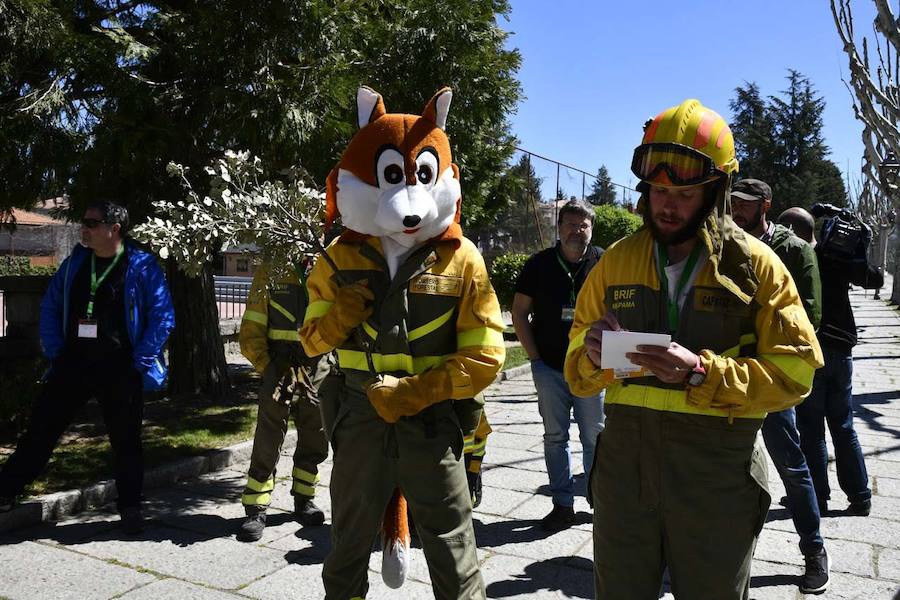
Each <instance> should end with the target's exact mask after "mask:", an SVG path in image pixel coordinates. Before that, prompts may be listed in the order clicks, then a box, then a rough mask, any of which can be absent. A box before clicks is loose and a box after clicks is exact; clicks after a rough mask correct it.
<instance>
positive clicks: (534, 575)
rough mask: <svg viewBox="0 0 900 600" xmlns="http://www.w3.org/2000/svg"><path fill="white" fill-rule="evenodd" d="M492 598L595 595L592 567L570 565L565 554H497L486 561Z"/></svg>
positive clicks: (482, 569)
mask: <svg viewBox="0 0 900 600" xmlns="http://www.w3.org/2000/svg"><path fill="white" fill-rule="evenodd" d="M481 573H482V576H483V577H484V581H485V586H486V588H487V595H488V597H489V598H507V597H526V598H538V599H545V598H546V599H548V600H549V599H550V598H593V597H594V579H593V574H592V572H591V571H590V570H586V569H577V568H572V567H570V566H569V562H568V561H566V560H563V559H561V558H551V559H547V560H537V561H535V560H531V559H526V558H519V557H515V556H506V555H503V554H494V555H492V556H491V557H490V558H488V560H487V561H486V562H485V563H484V564H483V565H482V567H481Z"/></svg>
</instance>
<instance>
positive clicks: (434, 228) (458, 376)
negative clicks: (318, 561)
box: [300, 87, 505, 600]
mask: <svg viewBox="0 0 900 600" xmlns="http://www.w3.org/2000/svg"><path fill="white" fill-rule="evenodd" d="M451 97H452V93H451V91H450V89H449V88H443V89H441V90H439V91H438V92H437V93H436V94H435V95H434V97H433V98H432V99H431V100H430V101H429V102H428V104H427V105H426V107H425V110H424V111H423V113H422V115H421V116H417V115H406V114H387V113H386V111H385V108H384V103H383V101H382V98H381V96H380V95H379V94H378V93H376V92H374V91H373V90H371V89H369V88H366V87H363V88H360V89H359V91H358V93H357V108H358V116H359V126H360V130H359V131H358V132H357V133H356V135H355V136H354V137H353V138H352V139H351V140H350V143H349V145H348V146H347V149H346V151H345V152H344V155H343V156H342V158H341V160H340V163H339V164H338V165H337V167H335V169H334V170H333V171H332V172H331V174H330V175H329V177H328V182H327V204H326V218H327V221H328V222H329V223H330V222H331V221H332V220H333V219H335V218H336V217H337V216H340V217H341V220H342V223H343V225H344V227H345V230H344V232H343V233H342V234H341V236H340V237H339V238H338V239H336V240H335V241H334V242H333V243H332V244H331V245H330V246H329V247H328V249H327V252H328V255H329V256H330V258H331V259H332V260H333V261H334V263H335V265H336V267H337V268H338V269H339V271H340V273H341V277H336V276H335V273H334V272H333V270H332V268H331V266H329V264H328V262H327V261H324V260H320V261H318V262H317V263H316V266H315V267H314V268H313V271H312V273H310V276H309V279H308V281H307V286H308V291H309V301H310V303H309V307H308V309H307V312H306V318H305V320H304V324H303V327H302V328H301V330H300V340H301V342H302V344H303V346H304V348H305V349H306V351H307V352H308V353H309V354H310V356H316V355H319V354H323V353H325V352H329V351H332V350H335V349H336V350H337V355H338V363H339V367H340V375H339V376H338V377H339V379H338V382H337V383H335V382H334V380H332V382H331V383H330V384H329V385H330V387H331V388H332V391H330V392H328V393H327V394H326V393H325V392H323V394H322V395H323V400H322V401H323V407H322V413H323V421H324V423H323V424H324V427H325V430H326V433H327V435H328V437H329V439H330V440H331V443H332V447H333V449H334V468H333V471H332V475H331V498H332V550H331V553H330V554H329V556H328V558H327V559H326V560H325V565H324V567H323V570H322V578H323V581H324V584H325V592H326V598H329V599H334V600H350V599H351V598H364V597H365V595H366V592H367V591H368V580H367V576H366V572H367V568H368V564H369V555H370V553H371V549H372V544H373V542H374V540H375V536H376V535H377V533H378V530H379V527H380V526H381V525H382V523H384V525H385V528H386V529H387V530H388V535H387V536H386V537H387V539H386V540H385V545H386V546H387V548H386V553H391V552H392V551H394V550H399V551H400V552H401V553H404V552H405V551H406V550H407V549H408V544H409V541H408V539H409V538H408V531H405V530H404V528H405V521H406V519H405V516H406V512H405V509H404V506H403V503H404V498H405V501H406V502H408V503H409V509H410V512H411V514H412V516H413V517H414V519H415V522H416V530H417V532H418V534H419V539H420V541H421V543H422V549H423V550H424V553H425V558H426V561H427V563H428V569H429V572H430V574H431V581H432V585H433V587H434V594H435V597H437V598H484V597H485V591H484V582H483V580H482V578H481V574H480V571H479V569H478V562H477V558H476V555H475V536H474V530H473V527H472V499H471V497H470V492H469V485H468V483H467V478H466V470H465V468H464V466H463V460H462V457H463V446H464V441H463V439H464V435H465V434H469V435H471V434H472V433H473V432H474V431H475V428H476V425H477V424H478V422H479V415H480V412H481V406H480V405H479V403H478V401H476V400H474V399H475V398H476V397H477V396H478V395H479V393H480V392H481V391H482V390H483V389H484V388H485V387H487V386H488V385H489V384H490V383H491V382H493V380H494V377H495V376H496V374H497V372H498V371H499V370H500V367H501V366H502V364H503V360H504V355H505V353H504V347H503V335H502V332H503V322H502V320H501V318H500V306H499V304H498V302H497V296H496V294H495V293H494V289H493V287H492V286H491V283H490V281H489V280H488V275H487V270H486V269H485V266H484V261H483V259H482V257H481V255H480V254H479V253H478V250H477V249H476V248H475V246H474V244H472V242H470V241H469V240H467V239H466V238H465V237H463V235H462V230H461V228H460V225H459V216H460V204H461V192H460V183H459V170H458V168H457V167H456V165H455V164H453V162H452V156H451V153H450V143H449V140H448V138H447V135H446V134H445V133H444V126H445V124H446V121H447V112H448V110H449V107H450V99H451ZM338 279H340V280H341V281H343V282H345V284H344V285H340V284H339V283H338ZM354 330H356V331H357V333H356V334H354ZM360 336H362V337H364V338H365V340H364V341H363V340H360ZM361 342H362V343H364V344H365V345H362V343H361ZM366 346H368V348H370V350H371V358H372V362H373V364H374V369H375V371H376V373H377V377H376V378H375V379H374V380H373V378H372V376H371V374H370V369H369V367H368V360H367V357H366V355H365V347H366ZM332 379H333V378H332ZM333 390H337V391H336V392H334V391H333ZM326 396H328V397H327V398H326ZM324 403H328V406H325V405H324ZM386 509H387V510H386ZM391 538H394V539H393V540H392V539H391ZM398 542H399V543H398ZM399 564H401V569H402V564H405V563H404V562H403V559H402V557H401V560H400V561H399ZM383 576H384V579H385V581H386V582H387V583H388V584H389V585H398V584H399V583H402V578H403V573H399V574H389V573H384V574H383Z"/></svg>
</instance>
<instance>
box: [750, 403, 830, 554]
mask: <svg viewBox="0 0 900 600" xmlns="http://www.w3.org/2000/svg"><path fill="white" fill-rule="evenodd" d="M762 434H763V441H764V442H765V443H766V449H767V450H768V451H769V456H770V457H771V459H772V463H773V464H774V465H775V468H776V469H778V475H779V476H781V481H782V482H783V483H784V489H785V492H786V494H787V504H788V509H789V510H790V511H791V518H793V520H794V528H795V529H796V530H797V533H798V534H799V535H800V552H802V553H803V554H804V555H805V554H813V553H815V552H818V551H819V550H821V549H822V545H823V544H824V542H823V541H822V536H821V534H820V533H819V521H820V520H821V516H820V515H819V503H818V502H817V501H816V491H815V489H814V488H813V481H812V477H811V476H810V474H809V467H808V466H807V465H806V457H804V455H803V451H802V450H801V449H800V435H799V434H798V433H797V423H796V420H795V416H794V409H793V408H789V409H787V410H783V411H781V412H775V413H769V414H768V416H766V420H765V421H763V426H762Z"/></svg>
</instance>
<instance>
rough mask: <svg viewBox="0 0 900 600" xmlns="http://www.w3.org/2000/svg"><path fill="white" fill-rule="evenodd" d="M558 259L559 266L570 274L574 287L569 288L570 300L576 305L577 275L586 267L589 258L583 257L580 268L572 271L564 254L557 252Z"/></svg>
mask: <svg viewBox="0 0 900 600" xmlns="http://www.w3.org/2000/svg"><path fill="white" fill-rule="evenodd" d="M586 254H587V250H585V255H586ZM556 260H557V261H559V266H561V267H562V269H563V271H565V272H566V275H568V276H569V279H570V280H571V281H572V289H571V290H569V302H570V303H571V304H572V306H575V277H576V276H577V275H578V274H579V273H580V272H581V269H582V267H584V265H585V262H586V261H587V258H586V257H585V258H583V259H582V260H581V262H580V263H579V264H578V268H577V269H575V272H574V273H572V271H571V270H569V265H567V264H566V261H564V260H563V258H562V256H560V255H559V252H557V253H556Z"/></svg>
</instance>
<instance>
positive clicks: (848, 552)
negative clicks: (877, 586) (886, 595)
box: [825, 540, 876, 577]
mask: <svg viewBox="0 0 900 600" xmlns="http://www.w3.org/2000/svg"><path fill="white" fill-rule="evenodd" d="M825 549H826V551H827V552H828V555H829V557H830V558H831V570H832V571H835V572H838V573H850V574H852V575H860V576H862V577H875V552H876V549H875V548H873V547H872V546H871V545H869V544H862V543H858V542H846V541H843V540H826V541H825Z"/></svg>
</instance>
